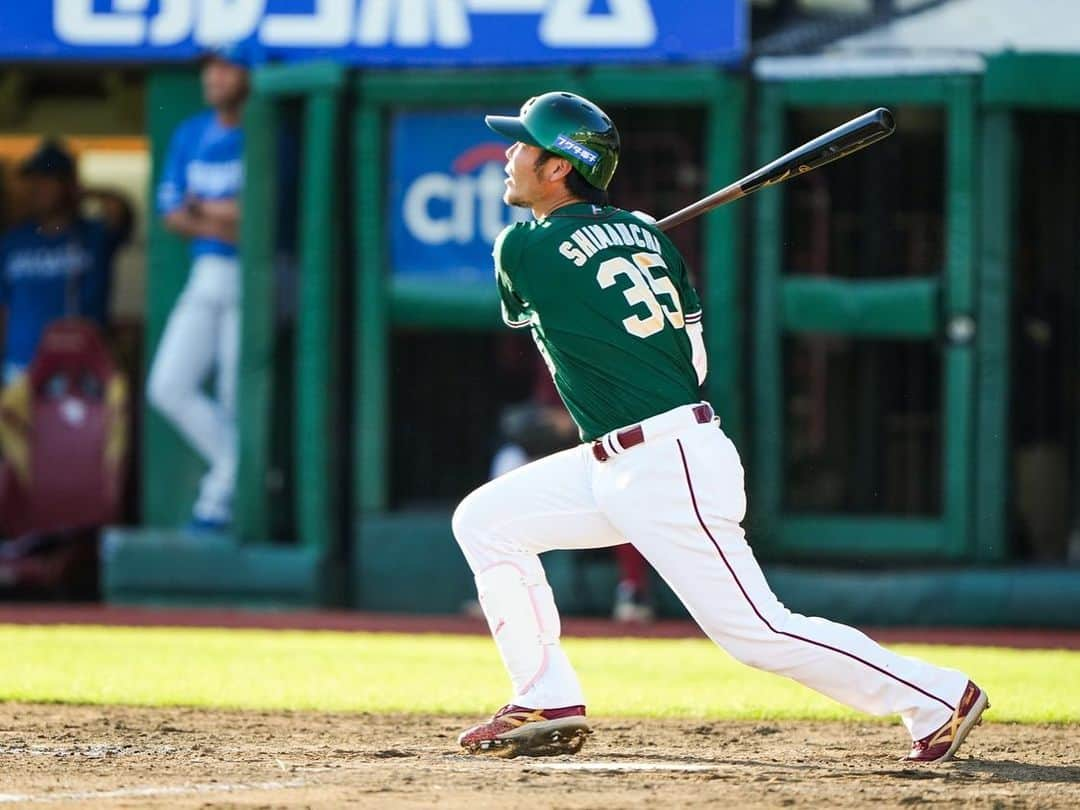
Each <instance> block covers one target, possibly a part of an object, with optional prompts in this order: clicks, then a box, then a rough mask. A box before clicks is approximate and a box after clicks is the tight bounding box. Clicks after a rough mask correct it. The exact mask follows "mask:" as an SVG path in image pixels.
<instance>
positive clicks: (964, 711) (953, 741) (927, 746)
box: [904, 681, 990, 763]
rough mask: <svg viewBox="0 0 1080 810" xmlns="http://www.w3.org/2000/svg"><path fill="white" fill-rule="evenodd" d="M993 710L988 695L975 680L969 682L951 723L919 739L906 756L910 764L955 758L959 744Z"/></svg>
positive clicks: (950, 720) (950, 719)
mask: <svg viewBox="0 0 1080 810" xmlns="http://www.w3.org/2000/svg"><path fill="white" fill-rule="evenodd" d="M989 708H990V701H989V700H988V699H987V697H986V692H984V691H983V690H982V689H980V688H979V687H977V686H976V685H975V684H974V683H973V682H972V681H968V683H967V688H965V689H964V694H963V695H962V696H961V697H960V702H959V703H958V704H957V706H956V709H955V710H954V711H953V716H952V717H950V718H949V722H947V723H946V724H945V725H943V726H942V727H941V728H939V729H938V730H937V731H935V732H934V733H933V734H928V735H927V736H925V737H923V738H922V739H921V740H916V741H915V742H914V743H913V744H912V746H911V752H910V753H909V754H908V755H907V756H906V757H904V760H905V761H907V762H924V763H932V762H945V761H946V760H949V759H952V755H953V754H955V753H956V749H957V748H959V747H960V743H962V742H963V741H964V738H965V737H967V735H968V732H969V731H971V729H973V728H975V726H977V725H979V723H981V722H982V713H983V712H984V711H986V710H987V709H989Z"/></svg>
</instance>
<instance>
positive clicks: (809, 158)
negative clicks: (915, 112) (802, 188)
mask: <svg viewBox="0 0 1080 810" xmlns="http://www.w3.org/2000/svg"><path fill="white" fill-rule="evenodd" d="M894 129H896V124H895V123H894V122H893V116H892V113H891V112H889V111H888V110H887V109H885V108H884V107H878V108H877V109H876V110H871V111H870V112H868V113H865V114H864V115H860V116H859V117H858V118H853V119H851V120H850V121H848V122H847V123H845V124H841V125H840V126H838V127H837V128H836V129H833V130H829V131H828V132H826V133H825V134H824V135H820V136H818V137H817V138H814V140H812V141H809V142H807V143H804V144H803V145H802V146H800V147H799V148H797V149H793V150H792V151H790V152H788V153H787V154H786V155H784V156H783V157H779V158H777V159H776V160H774V161H773V162H772V163H770V164H768V165H767V166H762V167H761V168H760V169H758V170H757V171H756V172H754V173H753V174H751V175H748V176H747V177H746V178H744V179H743V181H742V182H741V183H740V184H739V190H740V191H742V193H743V194H750V193H751V192H754V191H757V190H758V189H760V188H764V187H765V186H771V185H773V184H774V183H782V182H783V181H784V180H787V179H789V178H790V177H792V176H795V175H799V174H803V173H804V172H808V171H810V170H811V169H816V168H817V167H818V166H824V165H825V164H826V163H831V162H832V161H834V160H838V159H839V158H842V157H844V156H845V155H850V154H851V153H852V152H857V151H858V150H860V149H862V148H863V147H864V146H869V145H870V144H872V143H875V142H877V141H880V140H881V139H882V138H887V137H888V136H889V135H891V134H892V132H893V130H894Z"/></svg>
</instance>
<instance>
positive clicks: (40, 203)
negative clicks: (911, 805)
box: [27, 174, 73, 219]
mask: <svg viewBox="0 0 1080 810" xmlns="http://www.w3.org/2000/svg"><path fill="white" fill-rule="evenodd" d="M28 181H29V182H28V188H27V190H28V192H29V194H28V196H27V202H28V203H29V206H30V215H31V216H32V217H34V218H35V219H43V218H45V217H51V216H56V215H57V214H60V213H61V212H63V211H64V210H66V209H67V208H68V207H69V205H70V201H71V199H72V198H73V192H72V188H71V185H72V184H71V181H70V180H68V179H66V178H62V177H55V176H53V175H46V174H39V175H31V176H30V177H29V178H28Z"/></svg>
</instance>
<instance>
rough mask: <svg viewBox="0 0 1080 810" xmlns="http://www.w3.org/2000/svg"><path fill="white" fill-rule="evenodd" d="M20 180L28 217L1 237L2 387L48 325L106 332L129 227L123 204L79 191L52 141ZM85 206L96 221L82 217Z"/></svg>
mask: <svg viewBox="0 0 1080 810" xmlns="http://www.w3.org/2000/svg"><path fill="white" fill-rule="evenodd" d="M19 172H20V174H21V175H22V178H23V180H24V182H25V184H26V188H27V191H28V195H27V213H28V215H29V216H28V219H27V220H26V221H25V222H23V223H21V224H19V225H17V226H15V227H14V228H12V229H11V230H9V231H8V232H7V233H5V234H4V235H3V237H0V308H2V310H3V317H4V326H3V334H4V355H3V380H4V383H5V384H7V383H9V382H11V381H12V380H13V379H14V378H15V377H17V376H18V375H19V374H20V373H21V372H23V371H24V370H25V369H26V367H27V365H29V363H30V361H31V360H32V359H33V357H34V353H35V352H36V351H37V347H38V343H39V342H40V340H41V335H42V333H43V332H44V331H45V327H46V326H48V325H49V324H50V323H51V322H52V321H55V320H57V319H60V318H68V317H80V318H86V319H88V320H91V321H93V322H95V323H96V324H97V325H98V326H100V327H105V326H106V324H107V321H108V309H109V293H110V290H111V286H112V284H111V282H112V262H113V257H114V256H115V254H116V251H117V249H118V248H119V247H120V246H121V245H122V244H123V243H124V242H125V241H126V240H127V238H128V236H129V235H130V234H131V226H132V223H133V216H132V211H131V206H130V205H129V204H128V203H127V201H126V200H125V199H123V198H122V197H121V196H119V195H117V194H114V193H111V192H107V191H97V190H82V189H80V188H79V185H78V180H77V173H76V169H75V160H74V158H73V157H72V156H71V154H70V153H69V152H68V151H67V150H66V149H65V148H64V147H63V146H62V145H61V144H60V143H58V142H56V141H52V140H46V141H44V142H43V143H42V144H41V145H40V146H39V147H38V149H37V151H35V152H34V154H33V155H31V156H30V157H29V158H27V159H26V160H25V161H24V162H23V163H22V165H21V166H20V167H19ZM88 201H92V202H96V203H97V207H98V208H99V209H100V213H101V216H100V217H96V218H93V219H91V218H88V217H86V216H84V215H83V214H82V213H81V211H80V206H81V205H82V204H83V203H85V202H88Z"/></svg>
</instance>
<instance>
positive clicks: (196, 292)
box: [147, 43, 255, 531]
mask: <svg viewBox="0 0 1080 810" xmlns="http://www.w3.org/2000/svg"><path fill="white" fill-rule="evenodd" d="M254 61H255V51H254V45H252V44H245V43H241V44H236V45H230V46H226V47H222V48H218V49H215V50H213V51H211V52H209V53H208V54H207V55H206V56H205V58H204V60H203V65H202V89H203V98H204V100H205V102H206V104H207V106H208V107H210V109H209V110H206V111H204V112H201V113H199V114H197V115H195V116H193V117H191V118H189V119H188V120H186V121H184V122H183V123H182V124H181V125H180V126H179V127H178V128H177V130H176V132H175V133H174V134H173V137H172V141H171V143H170V145H169V150H168V155H167V157H166V161H165V166H164V170H163V171H162V173H161V180H160V183H159V185H158V189H157V206H158V211H159V213H160V214H161V216H162V217H163V219H164V223H165V227H166V228H168V229H169V230H171V231H172V232H173V233H176V234H179V235H180V236H183V237H186V238H188V239H189V240H190V246H191V260H192V261H191V271H190V274H189V276H188V280H187V284H186V286H185V287H184V290H183V292H182V293H181V295H180V298H179V299H178V300H177V302H176V305H175V306H174V308H173V311H172V313H171V314H170V316H169V320H168V323H167V324H166V326H165V331H164V333H163V335H162V337H161V342H160V343H159V345H158V349H157V354H156V356H155V357H154V361H153V365H152V367H151V370H150V377H149V381H148V385H147V394H148V397H149V399H150V402H151V403H152V404H153V406H154V407H155V408H157V409H158V411H160V412H161V413H162V414H163V415H164V416H165V417H166V418H167V419H168V420H169V421H170V422H171V423H172V424H173V425H174V426H175V428H176V429H177V430H178V431H179V432H180V434H181V435H182V436H183V437H184V438H185V439H186V440H187V441H188V442H189V443H190V444H191V446H192V447H193V448H194V449H195V450H196V451H197V452H198V453H199V454H200V455H201V456H202V457H203V458H204V459H205V461H206V463H207V464H208V466H209V469H208V471H207V473H206V475H205V476H204V477H203V479H202V482H201V484H200V487H199V493H198V496H197V498H196V500H195V505H194V508H193V510H192V522H191V524H190V525H191V527H192V528H195V529H200V530H209V531H217V530H224V529H227V528H228V526H229V524H230V523H231V520H232V498H233V490H234V488H235V482H236V464H237V438H236V372H237V361H238V355H239V325H240V323H239V322H240V294H241V287H240V265H239V259H238V255H237V236H238V230H239V223H240V204H239V196H240V192H241V187H242V184H243V150H244V133H243V130H242V128H241V121H242V117H243V108H244V102H245V101H246V99H247V96H248V71H249V69H250V68H251V67H252V66H253V64H254ZM214 372H216V392H215V395H214V396H209V395H207V394H206V393H204V391H203V389H202V385H203V382H204V381H205V380H206V378H208V377H209V376H210V375H211V373H214Z"/></svg>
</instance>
